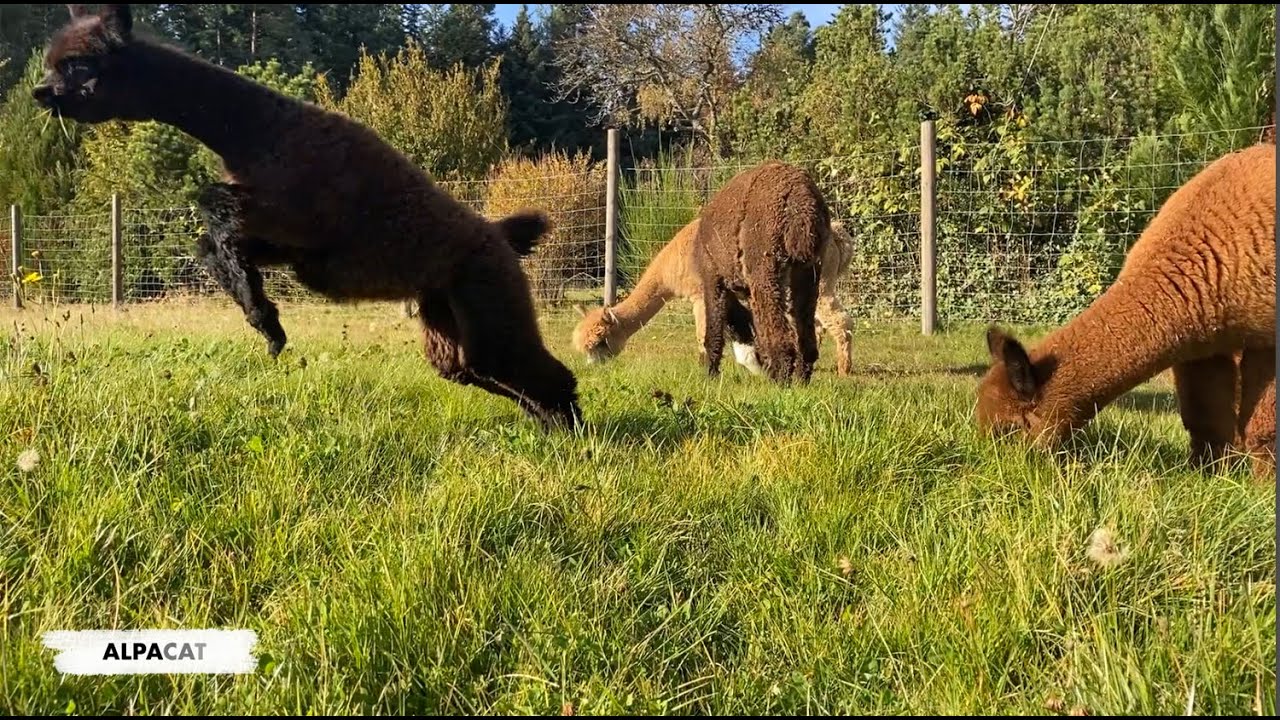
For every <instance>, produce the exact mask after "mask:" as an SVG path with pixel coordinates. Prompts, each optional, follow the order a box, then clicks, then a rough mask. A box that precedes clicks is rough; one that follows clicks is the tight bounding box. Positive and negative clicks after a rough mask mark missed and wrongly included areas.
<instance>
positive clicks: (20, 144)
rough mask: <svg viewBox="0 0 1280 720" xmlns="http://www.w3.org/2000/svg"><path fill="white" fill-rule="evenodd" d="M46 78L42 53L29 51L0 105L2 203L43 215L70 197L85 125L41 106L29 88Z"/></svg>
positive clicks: (0, 199)
mask: <svg viewBox="0 0 1280 720" xmlns="http://www.w3.org/2000/svg"><path fill="white" fill-rule="evenodd" d="M42 77H44V57H43V54H42V53H41V52H40V51H39V50H32V51H29V53H28V57H27V63H26V67H25V68H23V72H22V77H21V81H20V82H19V83H18V84H16V85H12V86H11V87H10V88H9V91H8V93H7V94H6V95H7V97H6V98H5V103H4V105H3V106H2V107H0V203H2V204H4V205H6V206H7V205H10V204H16V205H19V206H21V207H22V209H23V210H24V211H25V212H27V213H45V212H49V211H50V210H53V209H56V208H58V207H60V206H62V205H63V204H65V203H66V202H68V201H69V200H70V199H71V196H72V194H73V189H74V185H75V170H76V165H77V162H78V158H77V151H78V150H79V146H80V139H81V135H82V133H83V126H81V125H79V124H78V123H74V122H71V121H65V122H64V121H60V120H59V119H58V118H56V117H53V116H51V115H50V114H49V113H47V112H45V111H44V110H42V109H40V107H39V106H38V105H37V104H36V102H35V100H34V99H33V98H32V97H31V91H30V88H31V87H32V86H34V85H35V84H36V83H37V82H39V81H40V78H42Z"/></svg>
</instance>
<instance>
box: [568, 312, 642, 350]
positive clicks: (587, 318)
mask: <svg viewBox="0 0 1280 720" xmlns="http://www.w3.org/2000/svg"><path fill="white" fill-rule="evenodd" d="M577 311H578V314H579V315H581V316H582V320H581V321H579V322H578V326H577V327H575V328H574V329H573V347H574V349H575V350H577V351H578V352H580V353H582V354H584V355H586V356H587V362H589V363H600V362H604V361H606V360H609V359H611V358H614V357H616V356H617V355H618V354H620V353H621V352H622V350H623V349H624V348H626V346H627V338H628V337H630V335H629V333H627V331H626V330H625V329H624V328H623V326H622V321H620V320H619V319H618V316H617V315H616V314H615V313H614V312H613V310H612V309H611V308H607V307H599V308H595V309H594V310H584V309H583V308H582V307H580V306H579V307H577Z"/></svg>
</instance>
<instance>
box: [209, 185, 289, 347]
mask: <svg viewBox="0 0 1280 720" xmlns="http://www.w3.org/2000/svg"><path fill="white" fill-rule="evenodd" d="M242 200H243V195H242V194H241V193H240V191H238V190H236V189H235V188H232V187H230V186H228V185H214V186H211V187H210V188H208V189H206V190H205V191H204V192H203V193H202V194H201V196H200V199H199V207H200V210H201V213H202V215H203V217H204V222H205V226H206V228H207V232H206V233H205V234H203V235H201V236H200V238H199V239H198V240H197V242H196V253H197V255H198V256H199V258H200V261H201V263H202V264H203V265H204V267H205V269H206V270H208V272H209V274H210V275H212V276H213V277H214V279H215V280H217V282H218V284H219V285H221V286H222V288H223V290H225V291H226V292H227V293H228V294H230V295H231V297H233V298H235V300H236V302H237V303H238V304H239V305H240V308H241V310H243V311H244V314H245V317H246V318H247V319H248V321H249V324H250V325H251V326H252V327H253V328H254V329H255V330H257V331H258V332H259V333H261V334H262V335H263V337H265V338H266V339H267V352H268V353H269V354H270V355H271V357H273V358H274V357H278V356H279V355H280V352H281V351H282V350H284V346H285V343H286V342H287V337H286V335H285V332H284V328H283V327H281V325H280V315H279V311H278V310H277V308H276V306H275V303H273V302H271V300H270V299H268V298H267V295H266V292H265V291H264V290H263V282H262V273H260V272H259V271H258V268H257V265H256V263H255V254H256V255H261V256H263V257H264V258H266V256H267V255H268V253H269V250H268V246H267V245H265V244H263V243H253V242H252V241H251V240H250V239H249V238H247V237H246V236H245V234H244V232H243V231H242V229H241V220H242V218H241V212H242V210H241V208H242V205H241V202H242ZM255 247H256V249H255ZM269 259H271V260H276V259H277V258H274V257H272V258H269Z"/></svg>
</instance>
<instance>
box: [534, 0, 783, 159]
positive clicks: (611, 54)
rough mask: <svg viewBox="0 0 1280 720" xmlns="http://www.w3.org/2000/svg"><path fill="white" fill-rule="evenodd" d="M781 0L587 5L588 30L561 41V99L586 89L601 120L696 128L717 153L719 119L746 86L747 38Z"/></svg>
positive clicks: (774, 17) (770, 20) (721, 142)
mask: <svg viewBox="0 0 1280 720" xmlns="http://www.w3.org/2000/svg"><path fill="white" fill-rule="evenodd" d="M781 8H782V6H781V5H765V4H760V5H686V4H657V5H588V6H586V13H587V22H586V23H585V27H584V28H583V29H582V32H581V33H579V34H576V35H572V36H569V37H566V38H564V39H563V40H561V41H560V43H559V44H558V46H557V50H559V52H560V54H559V57H557V60H556V61H557V64H558V66H559V67H560V68H561V70H562V72H563V75H562V76H561V77H560V78H559V81H558V83H557V84H558V88H559V91H560V95H559V96H560V97H561V98H566V97H570V96H572V95H574V94H575V93H582V92H585V93H588V94H589V95H590V96H591V97H592V98H593V99H594V101H595V104H596V105H597V108H598V111H597V113H596V120H597V121H612V122H616V123H620V124H626V125H632V124H637V123H638V122H642V121H644V120H649V121H655V122H660V123H671V124H674V125H676V126H677V127H680V128H682V129H685V130H688V131H691V132H692V133H693V134H694V136H695V138H696V139H698V140H699V141H701V142H703V143H705V144H706V145H707V146H709V147H710V148H711V149H712V150H713V151H714V152H716V153H717V154H718V155H724V154H725V152H726V142H725V140H726V138H725V137H724V135H723V132H724V128H722V127H721V121H722V119H723V116H724V114H725V113H726V111H727V110H728V109H729V103H730V99H731V97H732V95H733V93H734V91H735V90H736V89H737V88H738V86H739V85H740V83H741V67H742V64H743V63H742V60H743V59H744V57H745V55H746V49H745V46H746V43H747V40H748V39H749V38H751V37H753V36H759V35H761V34H762V33H763V32H764V31H765V30H767V29H768V28H770V27H772V26H773V25H774V24H776V23H778V22H781V20H782V10H781Z"/></svg>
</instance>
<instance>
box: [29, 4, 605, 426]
mask: <svg viewBox="0 0 1280 720" xmlns="http://www.w3.org/2000/svg"><path fill="white" fill-rule="evenodd" d="M68 7H69V8H70V10H71V21H70V22H69V23H68V24H67V25H66V26H65V27H64V28H62V29H61V30H60V31H58V33H57V34H56V35H55V36H54V37H53V39H52V41H51V43H50V46H49V48H48V50H47V52H46V55H45V64H46V67H47V69H48V75H47V76H46V78H45V80H44V81H43V83H42V84H40V85H39V86H38V87H36V88H35V89H34V96H35V98H36V99H37V101H39V102H40V103H41V104H42V105H43V106H44V107H46V108H48V109H50V110H51V111H53V112H56V113H58V114H59V115H60V116H63V117H67V118H71V119H73V120H76V121H80V122H85V123H100V122H105V121H108V120H125V121H142V120H155V121H158V122H162V123H166V124H169V125H172V126H174V127H176V128H178V129H180V130H182V131H183V132H186V133H187V134H188V135H191V136H192V137H194V138H196V139H197V140H199V141H200V142H202V143H203V144H204V145H206V146H207V147H209V148H210V149H211V150H213V151H214V152H215V153H217V154H218V155H219V156H220V157H221V159H222V162H223V168H224V182H222V183H218V184H215V185H213V186H211V187H209V188H206V189H205V190H204V191H203V192H202V193H201V195H200V197H199V200H198V205H199V207H200V210H201V212H202V214H203V217H204V221H205V224H206V229H207V233H206V234H205V235H203V236H202V237H201V238H200V239H199V241H198V243H197V245H198V252H199V254H200V257H201V260H202V262H203V263H204V264H205V267H206V268H208V270H209V272H210V274H211V275H212V276H213V277H214V278H216V279H217V281H218V283H219V284H220V285H221V286H222V287H223V288H224V289H225V290H226V292H227V293H229V294H230V295H231V296H232V297H233V298H235V300H236V302H238V303H239V305H240V307H241V308H242V309H243V310H244V313H245V317H246V319H247V320H248V322H249V324H250V325H252V326H253V327H254V328H255V329H256V330H257V331H258V332H260V333H261V334H262V335H263V336H264V337H265V338H266V340H267V347H268V352H269V353H270V354H271V356H272V357H275V356H278V355H279V353H280V352H281V351H282V350H283V349H284V347H285V343H286V335H285V331H284V328H283V327H282V326H281V325H280V319H279V315H278V312H277V310H276V306H275V304H274V303H272V301H271V300H270V299H269V298H268V297H267V296H266V293H265V292H264V290H263V284H262V275H261V272H260V271H259V268H261V267H266V266H272V265H285V266H288V267H291V268H292V269H293V271H294V273H295V274H296V276H297V278H298V281H299V282H301V283H302V284H303V285H305V286H306V287H308V288H310V289H311V290H313V291H315V292H317V293H320V294H322V295H325V296H326V297H329V298H331V299H333V300H338V301H346V300H385V301H397V300H416V301H417V302H418V303H419V304H420V306H421V307H422V313H421V322H422V324H423V333H424V344H425V347H426V354H427V357H428V358H429V360H430V361H431V363H432V364H433V365H434V366H435V367H436V369H437V370H438V371H439V372H440V374H441V375H442V376H443V377H445V378H448V379H450V380H452V381H454V382H458V383H461V384H465V385H474V386H476V387H479V388H482V389H484V390H486V391H488V392H491V393H495V394H498V395H501V396H503V397H507V398H510V399H512V400H514V401H516V402H517V403H519V404H520V406H521V407H523V408H524V409H525V410H526V411H527V412H529V413H530V414H532V415H534V416H535V417H537V418H539V419H540V420H541V421H542V422H543V423H544V424H547V425H553V424H567V425H569V426H576V425H577V424H578V423H579V422H580V421H581V411H580V409H579V407H578V399H577V381H576V379H575V378H574V376H573V374H572V373H571V372H570V371H569V370H568V368H566V367H565V366H564V365H563V364H562V363H561V362H560V361H558V360H557V359H556V358H555V357H554V356H552V355H551V353H550V352H548V350H547V349H546V346H545V345H544V343H543V340H542V337H541V333H540V331H539V329H538V324H537V318H536V315H535V312H534V308H533V298H532V294H531V292H530V289H529V283H528V280H527V279H526V277H525V275H524V272H523V270H522V268H521V267H520V263H519V260H520V257H521V256H522V255H525V254H528V253H529V252H532V250H533V248H534V247H535V245H536V244H537V243H538V241H539V240H540V239H541V238H542V237H543V236H544V234H545V233H546V232H547V230H548V229H549V227H548V221H547V219H546V217H545V216H544V215H542V214H541V213H537V212H526V213H520V214H516V215H512V216H510V217H507V218H505V219H503V220H500V221H497V222H491V221H488V220H486V219H485V218H484V217H482V216H481V215H479V214H478V213H476V212H474V211H472V210H471V209H470V208H468V207H466V206H464V205H462V204H461V203H459V202H457V201H456V200H455V199H454V198H452V197H451V196H450V195H448V194H447V193H446V192H444V191H443V190H442V189H441V188H439V187H438V186H437V185H436V184H435V183H433V182H432V180H431V179H430V178H429V177H428V176H427V174H426V173H424V172H423V171H422V170H420V169H419V168H417V167H416V166H414V165H413V163H412V162H410V161H409V160H408V159H407V158H406V157H405V156H404V155H402V154H401V153H399V152H398V151H396V150H395V149H393V148H392V147H391V146H390V145H388V144H387V143H385V142H383V141H382V139H381V138H379V137H378V136H377V135H376V134H375V133H374V132H373V131H371V130H370V129H368V128H366V127H364V126H363V125H360V124H358V123H356V122H354V121H353V120H351V119H349V118H347V117H346V116H343V115H341V114H338V113H333V112H329V111H326V110H324V109H322V108H319V107H317V106H315V105H313V104H310V103H304V102H300V101H297V100H294V99H292V98H289V97H287V96H285V95H282V94H280V93H277V92H275V91H273V90H271V89H270V88H267V87H265V86H263V85H261V84H258V83H255V82H253V81H251V80H249V79H247V78H244V77H242V76H240V75H237V74H236V73H233V72H231V71H229V70H225V69H223V68H220V67H217V66H215V65H212V64H210V63H206V62H204V61H202V60H199V59H197V58H195V57H192V56H190V55H188V54H186V53H183V52H182V51H180V50H177V49H174V48H170V47H166V46H164V45H162V44H160V43H156V42H152V41H147V40H144V39H141V38H137V37H135V36H134V33H133V22H132V15H131V12H130V8H129V6H128V5H105V6H103V9H102V10H101V11H100V12H99V13H97V14H89V13H86V12H85V11H84V10H83V9H82V8H81V6H79V5H70V6H68Z"/></svg>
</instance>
